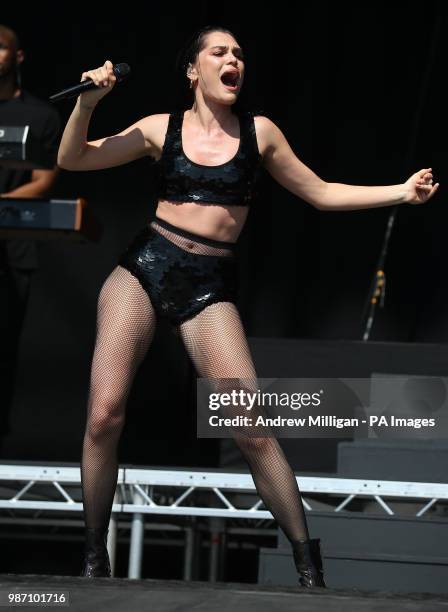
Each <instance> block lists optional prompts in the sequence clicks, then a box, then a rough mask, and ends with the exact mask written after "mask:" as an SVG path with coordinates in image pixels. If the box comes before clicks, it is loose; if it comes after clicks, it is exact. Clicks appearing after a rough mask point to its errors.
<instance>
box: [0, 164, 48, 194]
mask: <svg viewBox="0 0 448 612" xmlns="http://www.w3.org/2000/svg"><path fill="white" fill-rule="evenodd" d="M59 172H60V170H59V168H58V167H57V166H55V167H54V168H53V170H33V171H32V174H31V180H30V181H29V182H28V183H24V184H23V185H19V187H16V188H15V189H11V191H8V192H6V193H2V194H0V197H2V198H49V197H50V195H51V192H52V190H53V187H54V185H55V183H56V179H57V177H58V174H59Z"/></svg>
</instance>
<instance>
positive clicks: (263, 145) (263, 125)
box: [254, 115, 282, 160]
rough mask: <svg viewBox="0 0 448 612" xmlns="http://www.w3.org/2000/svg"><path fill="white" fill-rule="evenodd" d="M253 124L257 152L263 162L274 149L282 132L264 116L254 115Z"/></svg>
mask: <svg viewBox="0 0 448 612" xmlns="http://www.w3.org/2000/svg"><path fill="white" fill-rule="evenodd" d="M254 123H255V133H256V136H257V142H258V150H259V151H260V155H261V156H262V158H263V160H266V156H267V154H268V153H269V152H270V151H271V149H272V148H273V147H275V143H276V142H278V140H279V138H281V136H282V132H281V131H280V129H279V128H278V127H277V126H276V124H275V123H274V122H273V121H272V120H271V119H269V117H265V116H264V115H255V116H254Z"/></svg>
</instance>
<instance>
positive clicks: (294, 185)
mask: <svg viewBox="0 0 448 612" xmlns="http://www.w3.org/2000/svg"><path fill="white" fill-rule="evenodd" d="M256 123H257V132H258V133H259V134H260V135H261V137H262V138H263V140H264V142H265V143H266V148H265V151H266V152H265V154H264V158H263V164H264V167H265V168H266V170H267V171H268V172H269V174H271V176H272V177H273V178H274V179H275V180H276V181H277V182H278V183H280V185H282V186H283V187H285V188H286V189H288V190H289V191H290V192H291V193H293V194H294V195H297V196H298V197H300V198H301V199H302V200H305V201H306V202H308V203H309V204H312V206H314V207H315V208H318V209H319V210H359V209H362V208H376V207H380V206H392V205H394V204H404V203H407V204H421V203H423V202H426V201H427V200H429V198H431V197H432V196H433V195H434V194H435V192H436V191H437V189H438V187H439V183H436V184H435V185H433V176H432V168H424V169H422V170H419V171H418V172H415V173H414V174H413V175H412V176H411V177H410V178H409V179H408V180H407V181H406V182H405V183H403V184H398V185H386V186H382V187H379V186H374V187H369V186H366V187H365V186H359V185H344V184H343V183H327V182H325V181H323V180H322V179H321V178H319V177H318V176H317V174H315V173H314V172H313V171H312V170H310V168H308V167H307V166H306V165H305V164H304V163H303V162H301V161H300V160H299V159H298V157H297V156H296V155H295V154H294V152H293V150H292V149H291V147H290V146H289V143H288V141H287V140H286V138H285V136H284V135H283V133H282V131H281V130H280V129H279V128H278V127H277V126H276V125H275V123H273V122H272V121H271V120H270V119H268V118H267V117H262V116H260V117H256Z"/></svg>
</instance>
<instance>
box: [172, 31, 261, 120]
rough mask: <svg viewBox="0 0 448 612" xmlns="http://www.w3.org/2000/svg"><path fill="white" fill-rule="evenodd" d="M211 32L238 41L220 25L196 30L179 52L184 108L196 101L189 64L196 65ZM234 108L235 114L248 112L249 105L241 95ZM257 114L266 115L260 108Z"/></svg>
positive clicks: (178, 68)
mask: <svg viewBox="0 0 448 612" xmlns="http://www.w3.org/2000/svg"><path fill="white" fill-rule="evenodd" d="M211 32H224V33H225V34H230V36H233V38H235V40H237V36H235V34H234V33H233V32H232V31H231V30H229V29H228V28H224V27H223V26H219V25H206V26H204V27H202V28H200V29H199V30H196V32H194V33H193V34H192V35H191V36H190V37H189V39H188V40H187V42H186V43H185V45H184V46H183V47H182V49H181V50H180V51H179V53H178V55H177V59H176V72H177V74H178V79H179V81H180V83H181V84H182V93H181V98H184V101H183V102H182V106H184V107H185V106H186V105H187V104H191V103H192V102H193V101H194V91H193V90H192V89H190V88H189V81H188V79H187V75H186V73H187V67H188V64H190V63H191V64H194V62H195V61H196V59H197V57H198V55H199V53H200V52H201V51H202V49H204V47H205V43H206V38H207V35H208V34H210V33H211ZM238 38H239V37H238ZM246 57H247V56H246ZM250 106H252V105H250ZM233 108H234V111H235V112H242V111H244V110H248V105H247V103H245V102H244V100H242V99H241V94H240V95H239V96H238V98H237V100H236V102H235V103H234V104H233ZM255 112H256V114H261V115H264V114H265V112H264V111H263V110H262V109H258V108H257V110H256V111H255Z"/></svg>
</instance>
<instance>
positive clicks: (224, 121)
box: [58, 26, 438, 587]
mask: <svg viewBox="0 0 448 612" xmlns="http://www.w3.org/2000/svg"><path fill="white" fill-rule="evenodd" d="M183 68H184V74H185V76H186V77H187V78H188V79H189V80H190V88H191V89H192V92H191V93H192V94H193V96H194V100H193V104H192V106H191V108H188V109H186V110H183V111H177V112H173V113H162V114H154V115H149V116H147V117H145V118H143V119H141V120H139V121H137V122H136V123H134V124H133V125H131V126H130V127H128V128H127V129H125V130H123V131H122V132H121V133H119V134H116V135H114V136H109V137H107V138H101V139H99V140H94V141H91V142H89V141H87V133H88V126H89V121H90V117H91V115H92V112H93V110H94V109H95V108H96V105H97V104H98V102H99V101H100V99H101V98H102V97H104V96H105V95H106V94H107V93H109V92H110V91H111V90H112V89H113V87H114V85H115V81H116V77H115V76H114V74H113V70H112V69H113V65H112V63H111V62H110V61H106V62H105V63H104V66H102V67H100V68H97V69H95V70H89V71H87V72H83V73H82V77H81V80H85V79H87V78H90V79H92V80H93V81H94V83H95V85H96V86H97V87H96V88H95V89H93V90H90V91H86V92H85V93H83V94H81V95H80V96H79V97H78V99H77V102H76V106H75V108H74V110H73V112H72V114H71V116H70V118H69V120H68V122H67V125H66V127H65V131H64V134H63V137H62V140H61V144H60V149H59V155H58V164H59V166H60V167H62V168H65V169H66V170H75V171H76V170H97V169H102V168H110V167H113V166H118V165H120V164H125V163H128V162H130V161H132V160H135V159H138V158H140V157H143V156H145V155H146V156H150V157H152V158H153V159H154V160H155V166H156V169H157V176H158V185H157V194H156V195H157V201H158V205H157V210H156V216H155V219H154V220H153V221H152V222H151V223H150V224H149V225H147V226H146V227H144V228H143V230H141V231H140V232H139V233H138V235H137V236H136V237H135V238H134V240H133V241H132V243H131V244H130V245H129V246H128V248H127V249H126V250H125V252H124V253H123V254H122V255H121V257H120V259H119V261H118V262H117V265H116V267H115V268H114V269H113V271H112V272H111V274H110V275H109V276H108V278H107V279H106V280H105V282H104V284H103V286H102V288H101V291H100V294H99V299H98V315H97V336H96V342H95V349H94V354H93V361H92V370H91V379H90V389H89V399H88V406H87V423H86V430H85V436H84V443H83V450H82V459H81V478H82V491H83V505H84V520H85V526H86V549H85V550H86V554H85V563H84V568H83V572H82V575H83V576H87V577H94V576H110V565H109V557H108V553H107V548H106V536H107V532H108V526H109V519H110V512H111V507H112V502H113V497H114V493H115V488H116V481H117V471H118V461H117V445H118V442H119V438H120V435H121V432H122V428H123V425H124V416H125V404H126V399H127V397H128V394H129V391H130V387H131V384H132V382H133V379H134V376H135V373H136V370H137V368H138V367H139V365H140V363H141V361H142V360H143V358H144V356H145V353H146V352H147V350H148V347H149V345H150V343H151V340H152V338H153V334H154V329H155V325H156V319H157V318H158V317H159V318H166V319H167V320H168V321H169V322H170V323H171V324H172V325H173V326H174V327H175V329H176V330H177V332H178V333H179V335H180V337H181V338H182V340H183V342H184V344H185V347H186V350H187V351H188V354H189V355H190V357H191V359H192V361H193V363H194V366H195V369H196V372H197V374H198V376H200V377H203V378H209V379H220V380H221V379H231V380H233V381H234V380H238V379H255V378H256V373H255V369H254V364H253V362H252V357H251V354H250V351H249V347H248V344H247V340H246V336H245V332H244V329H243V326H242V323H241V320H240V316H239V313H238V310H237V308H236V306H235V300H236V295H235V278H236V275H235V255H234V246H235V242H236V241H237V239H238V236H239V234H240V232H241V230H242V228H243V225H244V223H245V220H246V217H247V214H248V210H249V205H250V204H251V203H252V200H253V195H254V190H255V187H256V184H257V179H258V176H259V172H260V170H261V167H262V166H263V167H264V168H266V170H267V171H268V172H269V173H270V174H271V175H272V176H273V177H274V179H275V180H276V181H278V182H279V183H280V184H281V185H282V186H283V187H285V188H286V189H288V190H289V191H290V192H291V193H293V194H294V195H296V196H298V197H300V198H301V199H303V200H305V201H306V202H309V203H310V204H311V205H312V206H315V207H316V208H318V209H320V210H354V209H360V208H372V207H379V206H390V205H394V204H400V203H410V204H418V203H421V202H425V201H427V200H428V199H429V198H430V197H431V196H433V195H434V193H435V192H436V190H437V188H438V183H437V184H435V185H433V179H432V174H431V168H427V169H423V170H420V171H419V172H416V173H415V174H413V175H412V176H411V177H410V178H409V179H408V180H407V181H406V182H405V183H403V184H398V185H390V186H385V187H376V186H375V187H360V186H354V185H344V184H340V183H326V182H325V181H323V180H322V179H320V178H319V177H318V176H317V175H316V174H314V172H312V171H311V170H310V169H309V168H308V167H307V166H306V165H304V164H303V163H302V162H301V161H300V160H299V159H298V158H297V157H296V155H295V154H294V152H293V151H292V149H291V148H290V146H289V144H288V142H287V140H286V139H285V137H284V135H283V134H282V132H281V130H280V129H279V128H278V127H277V126H276V125H275V124H274V123H273V122H272V121H271V120H270V119H268V118H267V117H265V116H262V115H256V114H255V113H253V112H241V113H234V112H232V106H233V104H234V103H235V101H236V100H237V97H238V94H239V92H240V90H241V87H242V85H243V81H244V71H245V68H244V57H243V51H242V49H241V47H240V46H239V44H238V42H237V40H236V38H235V36H233V34H232V33H231V32H229V31H228V30H227V29H225V28H221V27H214V26H207V27H205V28H203V29H201V30H200V31H199V32H197V33H196V35H195V37H194V39H193V42H192V43H191V44H190V46H189V47H188V49H187V51H186V52H185V54H184V63H183ZM235 442H236V444H238V446H239V448H240V450H241V452H242V454H243V456H244V459H245V460H246V461H247V464H248V466H249V469H250V471H251V474H252V476H253V480H254V483H255V486H256V488H257V491H258V493H259V495H260V497H261V498H262V500H263V502H264V504H265V506H266V508H267V509H268V510H269V511H270V512H271V513H272V515H273V517H274V518H275V519H276V521H277V523H278V525H279V526H280V527H281V528H282V529H283V531H284V533H285V534H286V536H287V537H288V539H289V541H290V542H291V546H292V551H293V555H294V560H295V564H296V567H297V572H298V578H299V583H300V584H301V585H302V586H304V587H315V586H325V584H324V578H323V573H322V563H321V556H320V545H319V544H320V542H319V540H318V539H314V540H310V538H309V533H308V528H307V523H306V518H305V513H304V509H303V505H302V500H301V496H300V492H299V488H298V486H297V482H296V478H295V476H294V473H293V471H292V469H291V467H290V466H289V464H288V462H287V460H286V458H285V455H284V454H283V452H282V450H281V448H280V446H279V444H278V441H277V440H276V438H275V437H259V438H257V437H253V436H252V437H251V436H236V437H235Z"/></svg>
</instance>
